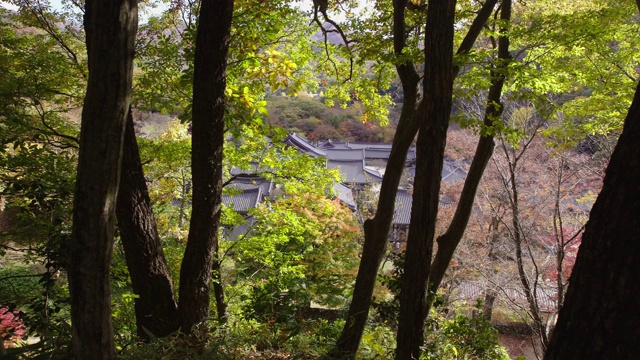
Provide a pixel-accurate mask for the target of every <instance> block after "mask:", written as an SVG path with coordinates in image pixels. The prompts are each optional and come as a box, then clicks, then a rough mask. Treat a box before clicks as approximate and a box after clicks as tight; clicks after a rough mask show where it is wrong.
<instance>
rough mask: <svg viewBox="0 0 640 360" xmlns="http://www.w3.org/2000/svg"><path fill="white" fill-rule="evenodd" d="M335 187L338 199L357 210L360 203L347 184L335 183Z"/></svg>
mask: <svg viewBox="0 0 640 360" xmlns="http://www.w3.org/2000/svg"><path fill="white" fill-rule="evenodd" d="M333 189H334V190H335V191H336V195H337V197H338V199H340V201H341V202H342V203H344V204H345V205H347V206H348V207H349V208H350V209H351V210H356V209H357V208H358V205H357V204H356V202H355V200H353V191H351V189H350V188H349V187H347V186H345V185H342V184H340V183H337V182H336V183H333Z"/></svg>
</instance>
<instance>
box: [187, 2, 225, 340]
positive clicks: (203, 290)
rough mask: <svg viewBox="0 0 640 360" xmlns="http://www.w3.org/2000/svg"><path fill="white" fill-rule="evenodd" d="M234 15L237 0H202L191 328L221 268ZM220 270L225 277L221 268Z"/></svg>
mask: <svg viewBox="0 0 640 360" xmlns="http://www.w3.org/2000/svg"><path fill="white" fill-rule="evenodd" d="M232 16H233V0H220V1H213V0H203V1H202V4H201V7H200V17H199V21H198V30H197V35H196V49H195V61H194V78H193V117H192V122H193V135H192V151H191V168H192V177H193V195H194V196H193V211H192V214H191V223H190V228H189V238H188V241H187V247H186V249H185V254H184V258H183V260H182V267H181V269H180V292H179V293H180V297H179V313H180V322H181V328H182V330H183V331H185V332H189V331H190V329H191V327H192V326H193V325H194V324H196V323H198V322H200V321H202V320H203V319H204V318H206V317H207V316H208V315H209V291H210V290H209V289H210V282H211V274H212V270H213V269H214V268H215V269H219V264H218V262H219V259H218V229H219V226H220V211H221V195H222V156H223V153H222V149H223V145H224V111H225V97H224V91H225V87H226V69H227V56H228V52H229V41H230V31H231V19H232ZM214 276H215V277H216V279H215V281H217V282H219V281H220V273H219V271H216V273H215V275H214ZM218 289H219V291H221V287H218ZM216 300H217V302H216V303H217V307H218V309H217V310H218V317H219V318H223V317H224V312H225V309H224V307H225V306H224V300H223V295H222V294H220V293H219V294H216ZM221 300H222V301H221Z"/></svg>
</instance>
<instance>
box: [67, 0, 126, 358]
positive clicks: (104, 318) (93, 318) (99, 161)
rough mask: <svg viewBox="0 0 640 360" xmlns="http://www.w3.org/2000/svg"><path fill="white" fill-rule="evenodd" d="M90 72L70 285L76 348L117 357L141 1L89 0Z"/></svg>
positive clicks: (83, 354)
mask: <svg viewBox="0 0 640 360" xmlns="http://www.w3.org/2000/svg"><path fill="white" fill-rule="evenodd" d="M84 25H85V31H86V39H87V40H86V41H87V54H88V60H89V63H88V67H89V78H88V83H87V93H86V96H85V100H84V107H83V110H82V124H81V135H80V151H79V159H78V175H77V180H76V190H75V198H74V207H73V231H72V236H71V243H70V253H69V259H70V265H69V289H70V293H71V321H72V331H73V348H74V355H75V357H76V358H77V359H111V358H115V346H114V342H113V332H112V325H111V296H110V288H109V267H110V264H111V257H112V251H113V232H114V220H115V218H114V213H115V202H116V196H117V193H118V183H119V181H120V162H121V154H122V140H123V135H124V124H125V120H126V116H127V114H128V112H129V102H130V95H131V79H132V70H133V56H134V41H135V36H136V31H137V26H138V11H137V2H136V1H132V0H118V1H115V0H114V1H94V0H87V1H86V9H85V17H84Z"/></svg>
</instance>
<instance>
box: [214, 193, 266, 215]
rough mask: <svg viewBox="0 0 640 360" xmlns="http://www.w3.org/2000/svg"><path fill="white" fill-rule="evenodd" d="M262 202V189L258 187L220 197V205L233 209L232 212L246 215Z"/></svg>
mask: <svg viewBox="0 0 640 360" xmlns="http://www.w3.org/2000/svg"><path fill="white" fill-rule="evenodd" d="M260 201H262V189H261V188H260V187H257V188H254V189H247V190H244V191H243V192H242V193H240V194H235V195H225V194H223V195H222V203H223V204H225V205H226V206H229V207H233V210H235V211H237V212H239V213H244V214H246V213H247V212H249V209H252V208H254V207H256V206H258V204H259V203H260Z"/></svg>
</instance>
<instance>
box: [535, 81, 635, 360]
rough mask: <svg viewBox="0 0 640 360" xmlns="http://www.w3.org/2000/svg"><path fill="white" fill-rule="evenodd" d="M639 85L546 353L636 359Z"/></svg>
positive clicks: (548, 358)
mask: <svg viewBox="0 0 640 360" xmlns="http://www.w3.org/2000/svg"><path fill="white" fill-rule="evenodd" d="M638 144H640V88H638V89H636V93H635V97H634V99H633V103H632V104H631V108H630V109H629V113H628V114H627V118H626V120H625V124H624V129H623V131H622V135H621V136H620V140H619V141H618V145H617V146H616V149H615V151H614V152H613V155H612V157H611V161H610V162H609V166H608V167H607V172H606V176H605V179H604V185H603V187H602V191H601V192H600V195H598V199H597V200H596V203H595V204H594V206H593V209H592V210H591V215H590V217H589V222H588V223H587V225H586V228H585V232H584V234H583V236H582V244H581V245H580V250H579V252H578V257H577V259H576V264H575V266H574V268H573V273H572V275H571V279H570V282H569V288H568V290H567V294H566V296H565V301H564V305H563V307H562V310H560V315H559V317H558V323H557V325H556V328H555V331H554V333H553V336H552V338H551V340H550V344H549V347H548V350H547V353H546V356H545V359H546V360H552V359H587V360H588V359H594V360H595V359H639V358H640V347H638V339H640V326H639V325H640V311H638V298H640V272H639V271H638V264H640V243H639V242H638V241H639V239H640V216H638V214H640V186H639V184H640V146H639V145H638Z"/></svg>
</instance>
